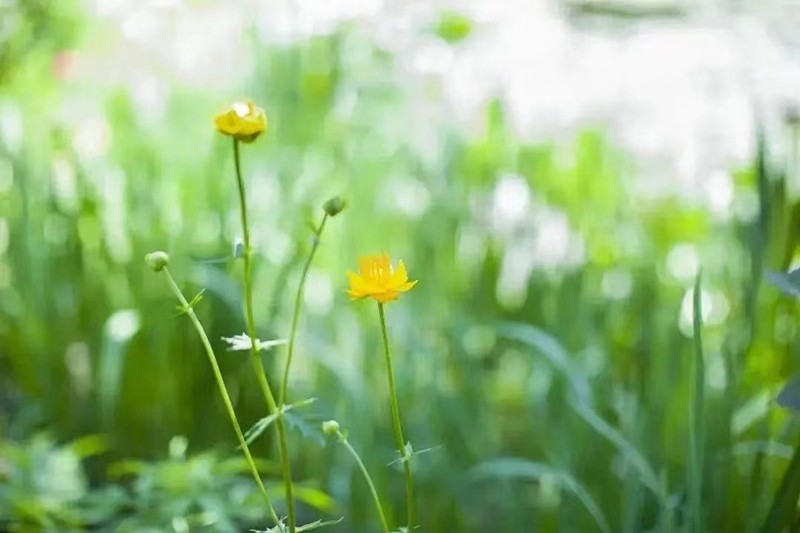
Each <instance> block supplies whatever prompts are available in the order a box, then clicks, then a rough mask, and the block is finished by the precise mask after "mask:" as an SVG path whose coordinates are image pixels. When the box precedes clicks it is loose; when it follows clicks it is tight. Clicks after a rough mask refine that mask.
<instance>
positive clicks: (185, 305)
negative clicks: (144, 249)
mask: <svg viewBox="0 0 800 533" xmlns="http://www.w3.org/2000/svg"><path fill="white" fill-rule="evenodd" d="M156 254H163V252H156ZM165 257H168V256H166V254H163V256H162V255H154V254H150V256H148V262H150V263H151V266H152V267H153V269H154V270H156V271H157V272H160V271H163V272H164V274H165V275H166V277H167V283H168V284H169V288H170V289H171V290H172V293H173V294H174V295H175V297H176V298H177V299H178V302H179V303H180V304H181V309H183V311H184V312H185V313H186V314H187V315H188V316H189V319H191V321H192V324H193V325H194V328H195V330H196V331H197V334H198V335H199V336H200V340H201V341H202V343H203V348H205V352H206V355H207V356H208V362H209V363H211V369H212V371H213V372H214V378H215V380H216V382H217V388H218V389H219V393H220V396H221V397H222V403H223V404H224V405H225V411H226V413H227V414H228V418H230V421H231V425H232V426H233V430H234V432H235V433H236V438H237V440H238V441H239V447H240V448H241V449H242V452H243V453H244V457H245V460H246V461H247V465H248V467H249V468H250V473H251V474H252V475H253V479H254V480H255V482H256V485H258V490H259V492H260V493H261V496H262V497H263V498H264V503H266V505H267V509H268V511H269V515H270V517H271V518H272V520H273V521H274V522H275V523H276V524H278V525H280V523H281V520H280V518H279V517H278V514H277V513H276V512H275V508H274V507H273V506H272V501H271V500H270V497H269V494H267V490H266V488H264V483H263V482H262V481H261V476H260V475H259V473H258V468H257V467H256V464H255V461H254V460H253V455H252V454H251V453H250V447H249V446H248V445H247V441H246V440H245V438H244V434H243V433H242V428H241V426H240V425H239V421H238V420H237V418H236V412H235V411H234V409H233V403H232V402H231V397H230V395H229V394H228V389H227V387H226V386H225V380H224V379H223V378H222V372H221V371H220V369H219V364H218V363H217V358H216V356H215V355H214V350H213V348H212V347H211V343H210V342H209V340H208V335H206V332H205V329H204V328H203V325H202V324H201V323H200V320H199V319H198V318H197V315H196V314H195V312H194V309H193V308H192V306H191V304H189V302H188V301H186V298H185V297H184V295H183V293H182V292H181V290H180V288H179V287H178V285H177V283H175V280H174V279H173V277H172V274H170V272H169V269H168V268H167V266H166V262H168V259H166V260H164V259H163V258H165Z"/></svg>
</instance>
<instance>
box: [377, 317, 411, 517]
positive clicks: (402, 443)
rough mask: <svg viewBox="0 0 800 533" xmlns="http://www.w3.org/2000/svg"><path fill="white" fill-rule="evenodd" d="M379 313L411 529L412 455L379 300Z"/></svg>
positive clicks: (394, 425)
mask: <svg viewBox="0 0 800 533" xmlns="http://www.w3.org/2000/svg"><path fill="white" fill-rule="evenodd" d="M378 314H379V315H380V318H381V333H382V334H383V349H384V354H385V355H386V375H387V377H388V379H389V397H390V398H391V403H392V426H393V427H394V436H395V439H396V440H397V449H398V451H399V452H400V460H401V461H402V462H403V470H405V474H406V500H407V502H406V505H407V516H408V524H407V527H408V528H409V529H411V528H413V527H414V481H413V479H412V477H411V456H410V455H409V454H408V453H407V450H406V440H405V438H403V427H402V426H401V425H400V408H399V407H398V406H397V393H396V392H395V387H394V371H393V370H392V354H391V352H390V351H389V338H388V336H387V334H386V316H385V313H384V311H383V304H382V303H380V302H378Z"/></svg>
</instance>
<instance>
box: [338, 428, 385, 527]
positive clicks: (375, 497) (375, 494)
mask: <svg viewBox="0 0 800 533" xmlns="http://www.w3.org/2000/svg"><path fill="white" fill-rule="evenodd" d="M336 436H337V437H338V438H339V442H341V443H342V445H343V446H344V447H345V448H346V449H347V451H348V452H349V453H350V455H351V456H352V457H353V460H354V461H355V462H356V464H357V465H358V469H359V470H361V474H362V475H363V476H364V480H365V481H366V482H367V486H368V487H369V492H370V494H372V501H373V502H374V503H375V509H377V511H378V516H379V517H380V519H381V526H383V531H384V532H387V533H388V531H389V523H388V522H387V521H386V515H384V514H383V506H382V505H381V500H380V498H378V491H377V490H375V484H374V483H373V482H372V477H371V476H370V475H369V472H367V467H366V466H364V462H363V461H362V460H361V456H359V455H358V452H356V450H355V448H353V446H352V445H351V444H350V443H349V442H348V441H347V436H345V434H344V433H342V432H341V431H337V432H336Z"/></svg>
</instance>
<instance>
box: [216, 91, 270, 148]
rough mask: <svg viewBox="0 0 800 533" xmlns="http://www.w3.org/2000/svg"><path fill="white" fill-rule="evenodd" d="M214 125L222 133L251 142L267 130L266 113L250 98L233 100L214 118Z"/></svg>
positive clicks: (238, 139)
mask: <svg viewBox="0 0 800 533" xmlns="http://www.w3.org/2000/svg"><path fill="white" fill-rule="evenodd" d="M214 126H215V127H216V128H217V131H218V132H220V133H222V134H223V135H229V136H231V137H233V138H234V139H236V140H237V141H241V142H244V143H251V142H253V141H255V140H256V138H257V137H258V136H259V135H261V134H262V133H264V132H265V131H267V114H266V113H264V110H263V109H261V108H260V107H257V106H256V105H255V104H254V103H253V102H252V101H251V100H243V101H241V102H234V103H232V104H231V105H230V106H228V108H227V109H225V110H224V111H222V112H221V113H220V114H218V115H217V116H216V117H215V118H214Z"/></svg>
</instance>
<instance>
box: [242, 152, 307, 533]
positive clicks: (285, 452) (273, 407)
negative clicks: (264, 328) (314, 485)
mask: <svg viewBox="0 0 800 533" xmlns="http://www.w3.org/2000/svg"><path fill="white" fill-rule="evenodd" d="M233 161H234V165H235V167H236V183H237V185H238V186H239V207H240V212H241V215H242V237H243V239H244V253H243V257H244V301H245V315H246V318H247V334H248V335H249V336H250V340H251V343H250V360H251V362H252V365H253V372H254V373H255V375H256V380H257V381H258V385H259V388H260V389H261V393H262V394H263V396H264V400H266V402H267V407H268V408H269V410H270V413H277V418H276V420H275V424H276V425H277V427H278V449H279V452H280V457H281V470H282V471H283V484H284V488H285V491H286V512H287V514H288V521H289V533H295V513H294V495H293V494H292V493H293V489H292V471H291V465H290V463H289V448H288V446H287V444H286V425H285V424H284V421H283V413H282V412H281V411H280V410H279V408H278V405H277V404H276V403H275V396H274V395H273V394H272V389H271V388H270V386H269V381H267V373H266V371H265V370H264V363H263V362H262V361H261V356H260V354H259V348H258V346H257V344H256V342H257V341H256V322H255V319H254V318H253V268H252V258H253V250H252V248H251V247H250V228H249V225H248V224H247V196H246V194H245V188H244V180H243V179H242V168H241V162H240V157H239V141H237V140H236V139H235V138H234V140H233Z"/></svg>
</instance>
